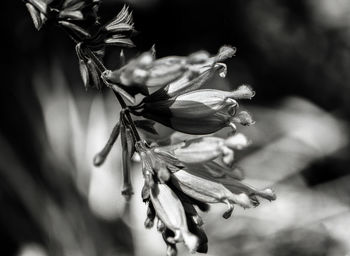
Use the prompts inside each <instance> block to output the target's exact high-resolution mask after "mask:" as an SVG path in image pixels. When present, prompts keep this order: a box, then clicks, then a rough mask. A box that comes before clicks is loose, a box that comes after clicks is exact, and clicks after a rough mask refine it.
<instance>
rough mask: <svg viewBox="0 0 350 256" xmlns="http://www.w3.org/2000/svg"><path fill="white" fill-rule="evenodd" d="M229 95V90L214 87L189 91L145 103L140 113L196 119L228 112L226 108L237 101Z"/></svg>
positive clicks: (231, 106)
mask: <svg viewBox="0 0 350 256" xmlns="http://www.w3.org/2000/svg"><path fill="white" fill-rule="evenodd" d="M230 95H231V92H226V91H221V90H214V89H204V90H196V91H191V92H188V93H184V94H182V95H179V96H178V97H176V98H174V99H169V100H165V101H159V102H150V103H145V104H144V105H143V111H142V112H141V113H144V112H150V113H157V114H159V115H168V116H172V117H183V118H197V119H198V118H201V117H206V116H209V115H212V114H214V113H216V112H218V111H220V110H222V111H223V112H224V113H225V112H228V111H227V110H228V109H232V108H235V107H237V105H238V103H237V102H236V101H235V100H234V99H232V98H230ZM233 112H235V111H233ZM231 113H232V112H231Z"/></svg>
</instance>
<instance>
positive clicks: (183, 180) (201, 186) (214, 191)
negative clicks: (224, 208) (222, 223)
mask: <svg viewBox="0 0 350 256" xmlns="http://www.w3.org/2000/svg"><path fill="white" fill-rule="evenodd" d="M172 175H173V177H174V179H172V182H173V184H174V185H175V186H176V187H178V188H179V189H181V191H183V192H184V193H185V194H187V195H188V196H190V197H193V198H195V199H197V200H199V201H201V202H206V203H225V204H227V205H228V212H232V209H233V204H238V205H240V206H242V207H243V208H250V207H252V206H253V202H252V201H251V200H250V198H249V197H248V196H247V195H246V194H245V193H240V194H233V193H232V192H231V191H229V190H228V189H227V188H225V186H224V185H222V184H220V183H217V182H213V181H210V180H208V179H204V178H201V177H198V176H195V175H193V174H190V173H188V172H186V171H185V170H180V171H177V172H175V173H173V174H172Z"/></svg>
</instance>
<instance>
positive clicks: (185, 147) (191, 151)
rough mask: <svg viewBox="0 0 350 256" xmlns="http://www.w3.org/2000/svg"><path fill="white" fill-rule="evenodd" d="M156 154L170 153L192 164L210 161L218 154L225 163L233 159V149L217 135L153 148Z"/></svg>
mask: <svg viewBox="0 0 350 256" xmlns="http://www.w3.org/2000/svg"><path fill="white" fill-rule="evenodd" d="M154 152H155V153H158V154H161V155H162V154H163V155H164V154H170V155H172V156H174V158H176V159H178V160H180V161H181V162H183V163H187V164H194V163H203V162H208V161H211V160H213V159H215V158H217V157H219V156H222V157H223V160H224V162H225V163H226V164H230V163H231V162H232V161H233V151H232V149H230V148H228V147H227V146H226V145H225V140H224V139H222V138H218V137H201V138H197V139H192V140H189V141H187V142H182V143H179V144H176V145H171V146H166V147H158V148H155V149H154Z"/></svg>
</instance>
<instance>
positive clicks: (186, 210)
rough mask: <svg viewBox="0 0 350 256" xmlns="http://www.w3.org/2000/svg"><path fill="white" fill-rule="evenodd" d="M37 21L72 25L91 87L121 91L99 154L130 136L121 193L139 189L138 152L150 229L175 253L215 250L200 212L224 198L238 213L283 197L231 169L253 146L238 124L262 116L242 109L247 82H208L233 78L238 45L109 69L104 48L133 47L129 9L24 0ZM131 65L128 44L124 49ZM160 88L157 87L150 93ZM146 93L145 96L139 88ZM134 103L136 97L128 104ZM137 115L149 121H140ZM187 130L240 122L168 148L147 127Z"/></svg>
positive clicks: (145, 57) (151, 54) (151, 55)
mask: <svg viewBox="0 0 350 256" xmlns="http://www.w3.org/2000/svg"><path fill="white" fill-rule="evenodd" d="M25 4H26V6H27V8H28V10H29V12H30V14H31V17H32V19H33V22H34V25H35V27H36V28H37V29H40V28H41V27H42V26H43V25H44V24H45V23H47V22H50V23H54V24H56V25H58V26H59V27H61V28H63V29H64V30H65V31H66V32H67V33H68V35H69V36H70V37H71V38H72V39H73V41H74V42H75V43H76V48H75V49H76V53H77V56H78V60H79V65H80V72H81V76H82V79H83V83H84V86H85V88H92V87H95V88H97V89H102V87H103V86H106V87H108V88H110V89H112V90H113V92H114V94H115V96H116V98H117V100H118V101H119V103H120V105H121V107H122V110H121V112H120V119H119V121H118V122H117V124H116V125H115V127H114V129H113V131H112V133H111V135H110V138H109V139H108V142H107V143H106V145H105V147H104V148H103V149H102V150H101V151H100V152H99V153H98V154H97V155H96V156H95V158H94V160H93V161H94V165H96V166H99V165H101V164H102V163H103V162H104V161H105V159H106V157H107V156H108V154H109V152H110V150H111V147H112V146H113V144H114V142H115V141H116V139H117V137H118V136H119V134H120V136H121V144H122V159H123V176H124V182H123V184H124V186H123V190H122V194H123V195H124V196H125V197H126V199H129V198H130V197H131V195H132V194H133V189H132V184H131V180H130V162H131V158H132V157H133V155H134V154H138V155H139V156H140V158H141V162H142V173H143V177H144V181H145V183H144V187H143V189H142V199H143V201H144V202H145V203H146V204H147V205H148V211H147V216H146V221H145V226H146V227H147V228H150V227H152V226H153V223H154V220H155V217H157V229H158V230H159V231H160V232H161V233H162V235H163V238H164V241H165V243H166V244H167V246H168V249H167V255H176V243H178V242H182V241H183V242H184V243H185V245H186V246H187V247H188V249H189V250H190V251H191V252H203V253H205V252H207V250H208V248H207V242H208V239H207V237H206V234H205V232H204V231H203V229H202V227H201V226H202V224H203V222H202V220H201V217H200V216H199V214H198V209H199V210H200V211H207V210H208V209H209V205H208V204H211V203H224V204H226V205H227V211H226V212H224V213H223V217H224V218H229V217H230V216H231V214H232V211H233V206H234V205H235V204H237V205H240V206H241V207H243V208H250V207H252V206H257V205H259V200H258V198H257V197H258V196H259V197H262V198H265V199H268V200H274V199H275V198H276V197H275V194H274V193H273V191H272V190H271V189H264V190H257V189H255V188H253V187H251V186H248V185H246V184H244V183H242V181H241V180H242V177H241V175H239V173H238V172H237V171H235V170H232V169H233V168H232V163H233V161H234V151H235V150H241V149H244V148H245V147H247V146H248V145H249V143H250V142H249V141H248V139H247V138H246V137H245V136H244V135H243V134H241V133H236V124H240V125H244V126H245V125H250V124H253V123H254V121H253V120H252V117H251V116H250V115H249V113H248V112H246V111H239V104H238V100H244V99H251V98H252V97H253V96H254V91H253V90H252V89H251V88H250V87H249V86H247V85H241V86H239V87H238V88H237V89H236V90H233V91H222V90H215V89H200V88H201V86H202V85H203V84H205V83H206V82H207V81H208V80H209V79H210V78H211V77H212V76H213V75H214V74H215V73H216V72H218V73H219V75H220V76H221V77H225V75H226V65H225V64H224V63H223V61H225V60H226V59H227V58H230V57H232V56H233V55H234V54H235V48H233V47H231V46H223V47H221V48H220V49H219V51H218V53H217V54H216V55H215V56H210V55H209V54H208V53H207V52H205V51H199V52H195V53H193V54H191V55H189V56H186V57H179V56H171V57H165V58H160V59H156V57H155V49H154V48H152V49H151V50H150V51H148V52H145V53H142V54H141V55H139V56H138V57H136V58H134V59H133V60H130V61H129V62H128V63H127V64H125V65H123V66H122V67H120V68H119V69H117V70H108V69H107V68H106V67H105V66H104V64H103V61H102V58H103V55H104V52H105V48H106V47H107V46H110V45H114V46H118V47H120V48H127V47H134V44H133V42H132V41H131V39H130V37H131V36H132V34H133V32H134V24H133V21H132V14H131V12H129V9H128V7H126V6H124V7H123V9H122V10H121V11H120V12H119V13H118V15H117V16H116V17H115V18H114V19H112V20H111V21H110V22H107V23H106V24H100V23H99V21H98V15H97V9H98V6H99V4H100V1H99V0H88V1H85V0H25ZM120 57H121V58H122V61H123V62H124V54H123V50H121V56H120ZM151 90H152V91H154V92H152V93H151V92H150V91H151ZM138 94H139V95H143V98H142V99H141V100H140V101H139V102H136V98H135V96H136V95H138ZM126 102H127V103H128V104H127V103H126ZM132 115H133V116H138V117H139V118H140V117H141V118H142V119H138V120H135V118H133V117H132ZM154 121H156V122H159V123H161V124H163V125H165V126H167V127H170V128H172V129H174V130H175V131H180V132H184V133H188V134H195V135H208V134H211V133H215V132H217V131H219V130H220V129H222V128H224V127H231V129H232V135H230V136H229V137H228V138H226V139H223V138H219V137H215V136H202V137H197V138H195V139H191V140H187V141H184V142H181V143H177V144H170V145H160V144H159V143H158V142H157V140H155V141H147V139H143V138H142V137H141V136H140V134H139V132H138V128H139V129H143V130H146V131H148V132H150V133H153V134H155V135H157V131H156V129H155V128H154V124H155V122H154Z"/></svg>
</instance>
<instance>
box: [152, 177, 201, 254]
mask: <svg viewBox="0 0 350 256" xmlns="http://www.w3.org/2000/svg"><path fill="white" fill-rule="evenodd" d="M151 201H152V204H153V206H154V209H155V211H156V214H157V216H158V218H160V219H161V220H162V221H163V223H164V224H165V225H166V226H167V228H169V229H171V230H172V231H173V232H174V234H175V236H174V237H173V238H168V241H169V242H174V243H176V242H180V241H184V242H185V244H186V246H187V247H188V249H189V250H190V251H191V252H195V251H196V249H197V247H198V238H197V237H196V236H194V235H193V234H191V233H190V232H189V231H188V227H187V221H186V215H185V211H184V208H183V206H182V204H181V201H180V199H179V198H178V197H177V196H176V194H175V193H174V192H173V191H172V190H171V189H170V188H169V187H168V186H167V185H165V184H155V185H154V187H153V188H152V190H151Z"/></svg>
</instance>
